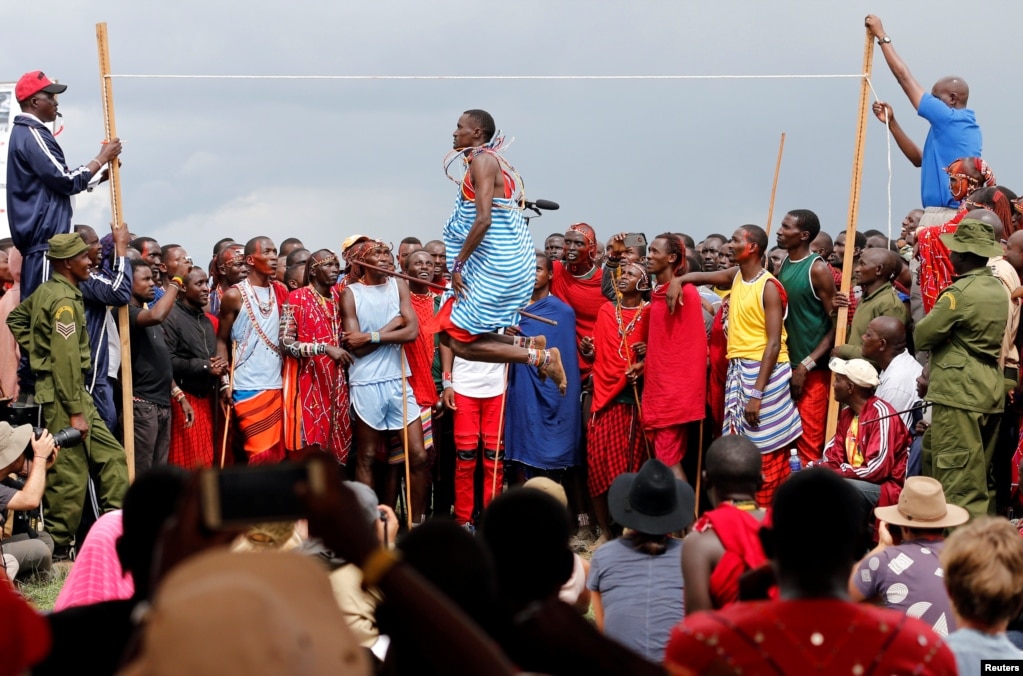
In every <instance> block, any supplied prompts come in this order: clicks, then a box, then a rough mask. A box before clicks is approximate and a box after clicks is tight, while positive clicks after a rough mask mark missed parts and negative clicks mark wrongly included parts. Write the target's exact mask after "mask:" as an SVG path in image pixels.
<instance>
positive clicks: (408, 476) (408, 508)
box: [400, 345, 412, 530]
mask: <svg viewBox="0 0 1023 676" xmlns="http://www.w3.org/2000/svg"><path fill="white" fill-rule="evenodd" d="M400 350H401V421H402V427H401V436H402V443H403V444H404V446H405V522H406V523H407V524H408V528H409V530H412V465H411V463H410V462H409V457H408V377H407V376H406V375H405V364H406V363H407V362H406V361H405V346H404V345H402V346H401V348H400Z"/></svg>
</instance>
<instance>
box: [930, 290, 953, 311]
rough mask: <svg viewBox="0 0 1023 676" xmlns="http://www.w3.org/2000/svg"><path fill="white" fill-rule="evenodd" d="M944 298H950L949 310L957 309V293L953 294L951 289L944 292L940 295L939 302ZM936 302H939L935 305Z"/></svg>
mask: <svg viewBox="0 0 1023 676" xmlns="http://www.w3.org/2000/svg"><path fill="white" fill-rule="evenodd" d="M943 300H948V309H949V310H955V309H956V297H955V294H953V293H952V292H950V291H946V292H945V293H943V294H941V295H940V296H938V303H940V302H941V301H943ZM936 304H937V303H935V305H936Z"/></svg>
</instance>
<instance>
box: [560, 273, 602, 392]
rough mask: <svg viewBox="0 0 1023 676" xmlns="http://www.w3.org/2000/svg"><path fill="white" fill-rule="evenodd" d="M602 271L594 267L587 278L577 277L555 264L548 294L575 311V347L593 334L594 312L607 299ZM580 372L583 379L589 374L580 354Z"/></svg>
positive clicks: (595, 317)
mask: <svg viewBox="0 0 1023 676" xmlns="http://www.w3.org/2000/svg"><path fill="white" fill-rule="evenodd" d="M601 279H602V276H601V271H600V268H597V269H596V270H595V271H594V273H593V276H592V277H590V278H589V279H579V278H577V277H576V276H575V275H573V274H572V273H571V272H569V271H568V268H566V267H565V264H564V263H558V262H555V263H554V277H553V278H552V279H551V293H552V294H553V295H554V296H555V297H556V298H558V299H560V300H562V301H564V302H565V303H566V304H567V305H568V306H569V307H571V308H572V310H573V311H575V343H576V345H577V346H578V345H579V344H580V343H581V342H582V339H583V337H584V336H592V335H593V329H594V327H595V326H596V325H597V314H598V313H599V312H600V308H601V307H603V306H604V304H605V303H607V302H608V300H607V298H604V293H603V291H601V288H600V285H601ZM579 372H580V374H581V375H582V379H583V380H586V376H588V375H590V364H589V362H587V361H585V360H584V359H583V356H582V354H580V355H579Z"/></svg>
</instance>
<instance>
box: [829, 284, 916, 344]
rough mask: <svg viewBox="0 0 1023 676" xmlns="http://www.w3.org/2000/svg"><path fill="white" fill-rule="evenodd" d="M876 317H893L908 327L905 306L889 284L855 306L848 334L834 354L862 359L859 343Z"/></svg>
mask: <svg viewBox="0 0 1023 676" xmlns="http://www.w3.org/2000/svg"><path fill="white" fill-rule="evenodd" d="M878 317H895V318H896V319H898V320H899V321H900V322H902V323H903V324H905V325H907V326H908V325H909V313H908V312H907V311H906V304H905V303H903V302H902V301H901V300H900V299H899V294H898V292H897V291H895V287H894V286H892V283H891V282H885V283H884V284H882V285H881V286H880V287H878V288H877V289H874V292H873V293H871V294H869V295H868V294H864V295H863V296H862V297H861V298H860V300H859V303H858V304H857V305H856V314H855V315H853V320H852V323H851V324H850V325H849V333H848V335H847V336H846V337H845V345H840V346H839V347H837V348H835V354H836V355H837V356H838V357H840V358H841V359H862V358H863V352H862V351H861V350H860V343H862V342H863V334H864V333H866V332H867V325H868V324H870V322H871V321H873V320H874V319H876V318H878Z"/></svg>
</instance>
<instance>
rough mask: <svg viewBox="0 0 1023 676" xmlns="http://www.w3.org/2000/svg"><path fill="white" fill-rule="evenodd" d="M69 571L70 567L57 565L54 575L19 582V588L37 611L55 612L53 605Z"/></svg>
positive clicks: (54, 568)
mask: <svg viewBox="0 0 1023 676" xmlns="http://www.w3.org/2000/svg"><path fill="white" fill-rule="evenodd" d="M69 570H71V568H70V567H69V566H63V565H56V566H54V567H53V574H52V575H50V576H47V577H43V576H35V577H31V578H28V579H27V580H25V581H24V582H19V583H18V587H19V589H21V593H22V594H23V595H24V596H25V598H26V599H27V600H28V602H29V603H31V604H32V605H33V606H35V607H36V609H37V610H53V604H54V602H55V601H56V600H57V594H59V593H60V589H61V587H63V586H64V580H66V579H67V574H68V571H69Z"/></svg>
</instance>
